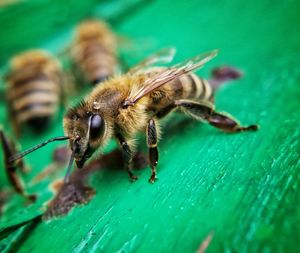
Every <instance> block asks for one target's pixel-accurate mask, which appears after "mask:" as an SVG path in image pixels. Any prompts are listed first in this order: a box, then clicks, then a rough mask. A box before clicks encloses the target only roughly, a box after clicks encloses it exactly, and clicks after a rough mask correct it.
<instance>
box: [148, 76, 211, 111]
mask: <svg viewBox="0 0 300 253" xmlns="http://www.w3.org/2000/svg"><path fill="white" fill-rule="evenodd" d="M150 98H151V100H152V103H151V106H150V110H151V111H154V112H158V111H160V110H161V109H164V108H166V107H168V106H169V105H172V104H173V103H174V101H175V100H178V99H191V100H194V101H195V100H196V101H197V100H198V101H199V100H206V101H212V99H213V89H212V87H211V86H210V84H209V82H208V81H207V80H205V79H202V78H201V77H199V76H197V75H196V74H194V73H191V74H187V75H184V76H181V77H180V78H178V79H175V80H173V81H171V82H169V83H167V84H165V85H163V86H162V87H160V88H158V89H157V90H154V91H153V92H151V93H150Z"/></svg>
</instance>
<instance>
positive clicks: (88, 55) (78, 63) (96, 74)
mask: <svg viewBox="0 0 300 253" xmlns="http://www.w3.org/2000/svg"><path fill="white" fill-rule="evenodd" d="M71 57H72V59H73V62H74V65H75V68H77V69H79V72H81V75H82V76H83V79H84V81H85V82H88V83H90V84H93V85H95V84H97V83H99V82H101V81H103V80H106V79H107V78H108V77H111V76H112V75H113V74H115V72H116V70H117V68H118V60H117V47H116V37H115V35H114V34H113V32H112V31H111V29H110V28H109V27H108V25H107V24H106V23H104V22H103V21H97V20H88V21H85V22H82V23H81V24H80V25H79V26H78V27H77V29H76V34H75V39H74V43H73V45H72V46H71ZM76 72H77V71H76Z"/></svg>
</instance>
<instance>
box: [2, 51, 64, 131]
mask: <svg viewBox="0 0 300 253" xmlns="http://www.w3.org/2000/svg"><path fill="white" fill-rule="evenodd" d="M10 69H11V70H10V72H9V73H8V75H7V76H6V82H7V85H8V86H7V90H6V97H7V101H8V105H9V112H10V117H11V120H12V123H13V128H14V130H15V133H16V134H17V135H19V134H20V129H21V126H23V124H26V125H28V126H29V127H30V128H31V129H32V130H33V131H34V132H36V133H40V132H41V131H43V130H44V129H45V128H46V127H47V125H48V124H49V122H50V120H51V118H52V116H53V115H54V114H55V113H56V111H57V109H58V106H59V102H60V99H61V96H62V70H61V66H60V63H59V62H58V60H56V58H54V57H53V56H52V55H50V54H49V53H48V52H46V51H42V50H32V51H28V52H25V53H22V54H20V55H17V56H15V57H14V58H13V59H12V60H11V62H10Z"/></svg>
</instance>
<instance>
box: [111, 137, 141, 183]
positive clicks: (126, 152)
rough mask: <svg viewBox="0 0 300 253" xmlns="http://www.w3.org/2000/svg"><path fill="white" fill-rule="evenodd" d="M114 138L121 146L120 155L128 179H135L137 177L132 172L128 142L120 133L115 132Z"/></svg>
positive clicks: (131, 155)
mask: <svg viewBox="0 0 300 253" xmlns="http://www.w3.org/2000/svg"><path fill="white" fill-rule="evenodd" d="M116 138H117V139H118V141H119V144H120V146H121V148H122V156H123V161H124V165H125V169H126V171H127V173H128V175H129V177H130V179H131V180H132V181H136V180H137V179H138V177H137V176H136V175H134V174H133V172H132V158H133V154H132V149H131V148H130V146H129V144H128V143H127V141H126V140H125V138H124V137H123V136H122V135H121V134H117V135H116Z"/></svg>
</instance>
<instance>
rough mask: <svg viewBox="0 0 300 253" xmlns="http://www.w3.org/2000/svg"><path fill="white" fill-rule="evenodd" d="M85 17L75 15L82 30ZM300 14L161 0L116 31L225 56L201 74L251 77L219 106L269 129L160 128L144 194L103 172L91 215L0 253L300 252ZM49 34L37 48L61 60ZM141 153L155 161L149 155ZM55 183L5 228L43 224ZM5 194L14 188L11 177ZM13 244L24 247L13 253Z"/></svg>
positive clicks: (186, 51)
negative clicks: (203, 247)
mask: <svg viewBox="0 0 300 253" xmlns="http://www.w3.org/2000/svg"><path fill="white" fill-rule="evenodd" d="M44 2H45V3H44V4H46V2H47V1H44ZM48 4H49V3H48ZM93 4H94V3H93ZM61 5H63V3H61ZM49 6H50V4H49ZM51 6H53V8H56V7H55V5H51ZM91 6H92V1H91ZM57 8H58V7H57ZM61 8H66V6H64V7H61ZM86 8H88V7H86ZM91 8H92V7H91ZM37 9H39V7H38V6H37ZM83 12H84V11H83V9H82V10H80V9H78V10H77V11H74V13H75V14H74V20H75V19H76V18H78V19H80V18H81V17H82V15H83ZM299 12H300V4H299V3H298V2H297V1H293V0H289V1H285V2H281V3H279V2H276V3H275V2H270V1H254V2H251V3H247V4H245V3H242V2H241V1H238V0H234V1H231V2H230V3H229V2H227V3H226V4H225V3H224V2H222V1H217V2H214V3H211V2H209V1H197V0H191V1H185V2H184V1H170V0H162V1H156V2H153V3H151V4H149V5H148V6H147V7H146V8H144V9H140V10H139V11H138V12H136V13H134V14H132V15H131V16H129V17H127V18H126V19H124V20H122V22H121V23H119V24H118V25H117V26H116V27H115V28H116V29H117V30H118V31H119V32H120V33H122V34H126V35H127V36H128V37H130V38H133V39H134V38H149V37H150V38H153V41H154V44H155V48H161V47H165V46H168V45H174V46H175V47H176V48H177V50H178V56H177V58H176V59H175V61H180V60H183V59H185V58H187V57H190V56H193V55H196V54H198V53H199V52H203V51H207V50H210V49H214V48H219V49H220V55H219V56H218V57H217V58H216V59H214V61H213V62H211V63H209V64H207V66H206V67H205V68H204V69H203V70H201V71H199V74H201V75H202V76H204V77H209V73H210V71H211V69H212V68H213V67H216V66H220V65H224V64H229V65H233V66H236V67H239V68H241V69H242V70H243V71H244V73H245V76H244V77H243V78H242V79H241V80H239V81H236V82H234V83H231V84H228V85H226V86H224V87H222V88H221V89H220V90H219V92H218V94H217V97H216V105H217V108H218V109H219V110H221V111H226V112H229V113H231V114H232V115H234V116H235V117H236V118H238V119H239V120H240V121H241V122H242V123H244V124H253V123H258V124H259V125H260V130H259V131H258V132H255V133H253V132H247V133H241V134H226V133H222V132H220V131H218V130H216V129H214V128H212V127H211V126H208V125H204V124H200V123H198V122H195V121H193V120H190V119H188V118H186V117H184V116H176V115H174V117H173V118H172V119H170V121H168V123H166V125H165V127H163V138H162V140H161V141H160V143H159V150H160V160H159V165H158V178H159V180H158V181H157V182H156V183H155V184H153V185H151V184H149V183H148V182H147V180H148V177H149V175H150V169H149V168H147V169H146V170H142V171H138V172H137V174H138V175H139V180H138V181H137V182H135V183H130V182H129V180H128V177H127V174H126V173H125V172H123V171H111V170H109V168H107V169H106V170H102V171H99V172H97V173H95V174H94V175H93V176H92V177H90V179H89V182H90V184H91V186H92V187H94V188H95V189H96V191H97V192H96V195H95V196H94V198H92V200H91V201H90V202H89V203H88V204H87V205H85V206H80V207H77V208H74V209H73V210H72V211H71V213H69V215H67V216H65V217H63V218H58V219H55V220H52V221H47V222H41V223H39V224H37V225H36V226H34V227H33V228H34V229H33V228H30V229H27V230H26V228H23V229H25V232H26V233H27V234H29V235H28V236H26V237H24V232H22V231H20V230H19V231H17V232H16V233H12V234H11V235H10V236H9V237H8V238H6V239H5V240H2V241H1V242H0V250H2V251H3V252H5V251H6V252H9V250H13V251H14V252H196V251H197V249H199V247H200V244H201V243H202V242H203V240H205V238H207V236H208V234H210V233H211V231H213V237H212V240H211V242H210V245H209V246H208V248H207V252H298V251H299V246H298V240H299V238H300V206H299V203H300V190H299V179H300V176H299V175H300V174H299V172H300V171H299V170H300V162H299V157H300V156H299V151H300V144H299V141H300V138H299V137H300V125H299V122H300V121H299V120H300V114H299V105H300V88H299V87H300V85H299V83H300V65H299V58H300V43H299V42H300V34H299V32H298V29H299V28H298V27H299V17H298V15H299ZM51 15H52V14H50V16H51ZM75 15H76V17H75ZM62 16H63V15H62ZM51 17H52V16H51ZM61 18H62V19H64V18H63V17H61ZM0 19H1V20H3V17H1V14H0ZM52 19H53V20H55V18H54V17H52ZM26 22H27V26H28V24H33V23H34V22H36V21H35V19H30V18H28V19H27V21H26ZM48 22H49V23H50V21H48ZM62 23H63V24H65V26H62V27H61V31H60V32H61V34H63V35H62V36H66V38H69V37H68V35H65V34H70V32H69V29H68V27H67V21H66V20H64V21H62ZM25 26H26V25H25V24H24V29H26V27H25ZM18 29H19V28H18ZM45 29H46V31H45V33H47V34H49V36H48V37H44V38H43V39H37V38H36V35H34V34H31V35H30V38H32V40H33V42H34V43H36V44H38V45H45V46H46V47H49V48H50V49H53V48H55V49H56V48H57V45H56V44H55V42H57V41H60V37H59V36H60V35H58V36H57V35H56V33H54V34H51V31H53V27H46V28H45ZM37 32H38V31H37ZM1 33H4V35H6V36H4V35H2V34H1V38H3V37H7V38H9V41H15V40H18V39H19V38H20V36H21V35H20V34H19V33H14V32H13V31H12V30H11V31H9V30H5V29H3V30H2V31H1ZM40 33H41V32H40ZM58 34H60V33H58ZM57 37H58V38H57ZM50 38H53V41H54V42H53V41H52V40H50ZM64 38H65V37H64ZM1 43H5V42H3V41H2V42H1ZM22 48H23V46H20V49H22ZM2 50H3V49H2V48H1V51H2ZM53 50H54V49H53ZM154 50H155V49H154ZM4 51H5V54H6V55H3V56H2V57H3V59H4V58H5V57H7V56H8V55H10V54H11V53H13V52H15V50H14V49H13V48H11V47H10V46H9V44H7V47H6V48H5V50H4ZM147 53H148V52H147V50H146V52H145V53H144V54H145V55H146V54H147ZM4 107H5V105H4V104H1V107H0V113H1V114H0V117H1V122H2V124H3V125H4V127H5V129H9V124H8V121H7V115H6V112H5V108H4ZM62 113H63V112H62ZM62 113H61V115H60V119H58V120H57V122H60V120H61V118H62ZM61 133H62V128H61V125H60V123H57V124H54V125H53V128H52V129H51V130H49V132H47V133H46V134H45V136H42V137H39V136H31V135H26V136H24V137H22V139H21V140H20V142H21V144H22V146H23V147H28V146H31V145H33V144H35V143H37V142H39V141H40V140H41V139H44V138H50V137H52V136H55V135H58V134H61ZM144 141H145V139H144V137H141V142H144ZM54 146H55V145H52V146H49V147H45V149H43V150H39V151H37V152H36V153H35V154H32V155H30V156H28V158H27V159H26V160H27V162H28V163H29V164H30V165H31V167H32V171H31V172H30V173H29V174H28V175H25V178H24V180H25V181H27V182H30V180H31V179H32V178H34V177H35V175H36V174H37V173H39V171H40V170H41V168H44V167H45V166H46V165H47V164H48V163H49V162H50V160H51V158H50V157H51V152H52V150H53V149H54ZM112 146H113V144H112V145H111V146H110V148H111V147H112ZM142 148H143V149H144V151H146V146H145V145H143V147H142ZM0 159H1V161H2V157H0ZM61 175H63V172H62V173H61ZM50 182H51V180H50V179H49V180H44V181H43V182H41V183H39V184H38V185H32V184H29V185H28V190H29V191H30V192H38V193H39V194H40V199H39V200H38V202H37V203H36V204H35V205H33V206H30V207H26V205H25V203H24V201H23V200H22V199H21V198H20V197H18V196H13V197H11V201H10V202H9V204H8V205H6V206H4V209H3V215H2V217H1V218H0V219H1V220H0V221H1V226H2V227H5V226H8V225H9V224H15V223H18V222H21V221H22V220H24V219H25V218H26V215H28V217H33V216H35V215H39V214H40V213H41V212H42V211H43V210H44V209H43V207H42V205H43V203H44V202H45V201H46V200H48V199H49V198H50V196H51V192H50V190H49V186H48V185H49V184H50ZM0 183H1V187H4V186H7V182H6V179H5V175H4V173H3V171H0ZM16 240H17V242H18V245H17V247H16V244H12V241H16Z"/></svg>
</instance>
